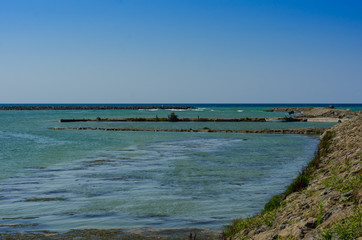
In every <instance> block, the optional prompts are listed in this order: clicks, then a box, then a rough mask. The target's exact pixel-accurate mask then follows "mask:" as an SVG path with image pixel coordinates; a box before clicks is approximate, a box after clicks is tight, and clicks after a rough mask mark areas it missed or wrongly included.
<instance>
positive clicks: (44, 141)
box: [0, 132, 65, 144]
mask: <svg viewBox="0 0 362 240" xmlns="http://www.w3.org/2000/svg"><path fill="white" fill-rule="evenodd" d="M0 133H1V136H2V137H5V138H11V137H13V138H20V139H25V140H29V141H33V142H35V143H39V144H64V143H65V142H64V141H59V140H56V139H54V138H50V137H44V136H37V135H33V134H29V133H17V132H0Z"/></svg>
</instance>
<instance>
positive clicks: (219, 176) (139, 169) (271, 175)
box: [0, 104, 362, 232]
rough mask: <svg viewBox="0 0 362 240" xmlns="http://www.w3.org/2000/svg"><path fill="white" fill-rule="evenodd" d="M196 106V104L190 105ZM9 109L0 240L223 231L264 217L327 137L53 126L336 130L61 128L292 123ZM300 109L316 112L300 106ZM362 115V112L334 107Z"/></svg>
mask: <svg viewBox="0 0 362 240" xmlns="http://www.w3.org/2000/svg"><path fill="white" fill-rule="evenodd" d="M191 105H192V104H191ZM193 106H195V107H196V109H192V110H184V111H177V110H155V109H151V110H87V111H85V110H83V111H78V110H69V111H68V110H62V111H0V232H5V231H25V230H50V231H66V230H69V229H75V228H137V227H153V228H174V227H177V228H182V227H205V228H211V229H222V228H223V226H224V225H225V224H229V223H230V222H231V219H234V218H237V217H240V216H243V217H246V216H250V215H253V214H256V213H258V212H259V211H260V210H261V209H262V208H263V206H264V204H265V203H266V202H267V201H268V200H269V198H270V197H271V196H272V195H274V194H276V193H281V192H283V190H284V189H285V187H286V186H287V185H288V184H289V183H290V182H291V181H292V179H293V177H295V176H296V174H297V173H298V171H299V170H301V168H302V167H303V166H305V165H306V164H307V162H309V161H310V160H311V159H312V158H313V155H314V152H315V151H316V148H317V144H318V141H319V136H303V135H275V134H274V135H272V134H237V133H191V132H108V131H77V130H64V131H56V130H51V129H50V128H53V127H80V126H82V127H83V126H84V127H89V126H97V127H120V128H122V127H133V128H143V127H147V128H187V129H188V128H194V129H196V128H203V127H209V128H215V129H264V128H270V129H272V128H293V127H310V126H318V127H330V126H333V124H330V123H278V122H269V123H196V122H189V123H181V122H180V123H178V122H177V123H169V122H156V123H146V122H143V123H142V122H123V123H122V122H113V123H97V122H84V123H60V122H59V120H60V119H62V118H97V117H101V118H117V117H118V118H123V117H155V116H156V115H157V116H158V117H167V116H168V115H169V114H170V113H171V112H175V113H176V114H177V115H178V116H179V117H225V118H228V117H234V118H236V117H283V116H284V115H285V114H284V113H268V112H264V111H263V110H265V109H269V108H272V107H291V106H295V105H286V104H282V105H281V104H280V105H262V104H244V105H243V104H239V105H237V104H231V105H228V104H223V105H217V104H204V105H200V104H199V105H193ZM298 106H300V107H305V106H307V107H308V106H311V104H306V105H298ZM335 106H336V107H344V108H349V109H351V110H361V109H362V105H335Z"/></svg>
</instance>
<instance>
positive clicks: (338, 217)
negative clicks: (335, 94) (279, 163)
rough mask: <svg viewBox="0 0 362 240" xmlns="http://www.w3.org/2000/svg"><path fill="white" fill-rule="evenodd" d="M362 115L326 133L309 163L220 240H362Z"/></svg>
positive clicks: (227, 229) (227, 230)
mask: <svg viewBox="0 0 362 240" xmlns="http://www.w3.org/2000/svg"><path fill="white" fill-rule="evenodd" d="M361 140H362V114H359V115H358V116H356V117H354V118H352V119H350V120H348V121H346V122H343V123H340V124H338V125H336V126H334V127H332V128H331V129H329V130H327V131H326V132H325V133H324V134H323V135H322V137H321V142H320V144H319V150H318V152H317V153H316V155H315V157H314V159H313V160H312V161H311V162H310V163H309V164H308V166H307V167H306V168H305V169H304V170H303V171H302V173H301V174H300V175H299V176H298V177H297V178H296V179H295V180H294V181H293V183H292V184H291V185H290V186H289V187H288V188H287V189H286V190H285V192H284V193H283V194H280V195H275V196H274V197H273V198H272V199H271V200H270V201H269V202H268V203H267V204H266V205H265V207H264V210H263V212H262V213H260V214H259V215H257V216H254V217H251V218H247V219H237V220H234V222H233V223H232V224H231V225H229V226H227V227H226V228H225V232H224V234H225V235H224V237H225V239H362V221H361V219H362V206H361V202H362V189H361V187H362V175H361V173H362V170H361V169H362V163H361V158H362V142H361Z"/></svg>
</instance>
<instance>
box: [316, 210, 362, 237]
mask: <svg viewBox="0 0 362 240" xmlns="http://www.w3.org/2000/svg"><path fill="white" fill-rule="evenodd" d="M320 234H321V237H322V239H323V240H330V239H332V238H334V237H335V236H336V237H338V239H341V240H348V239H356V238H358V237H361V236H362V206H361V205H359V206H357V207H356V209H355V212H354V213H353V214H352V215H350V216H349V217H347V218H345V219H341V220H339V221H338V222H336V223H335V224H334V225H333V226H332V227H331V228H329V229H326V230H321V231H320Z"/></svg>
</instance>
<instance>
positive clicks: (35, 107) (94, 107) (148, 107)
mask: <svg viewBox="0 0 362 240" xmlns="http://www.w3.org/2000/svg"><path fill="white" fill-rule="evenodd" d="M140 109H146V110H147V109H164V110H173V109H177V110H187V109H195V107H192V106H1V107H0V110H140Z"/></svg>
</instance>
